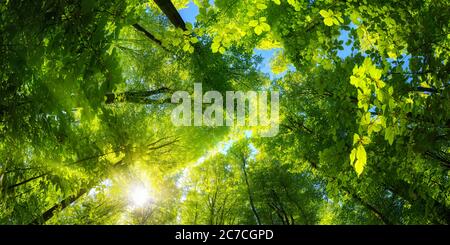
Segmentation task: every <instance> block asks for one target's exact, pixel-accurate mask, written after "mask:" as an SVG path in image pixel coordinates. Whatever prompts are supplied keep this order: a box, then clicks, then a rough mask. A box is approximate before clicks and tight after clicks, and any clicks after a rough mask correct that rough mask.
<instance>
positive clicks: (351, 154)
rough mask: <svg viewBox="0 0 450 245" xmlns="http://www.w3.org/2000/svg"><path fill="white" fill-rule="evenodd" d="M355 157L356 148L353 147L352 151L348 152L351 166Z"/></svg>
mask: <svg viewBox="0 0 450 245" xmlns="http://www.w3.org/2000/svg"><path fill="white" fill-rule="evenodd" d="M355 158H356V148H353V150H352V152H351V153H350V164H351V165H352V166H353V163H354V162H355Z"/></svg>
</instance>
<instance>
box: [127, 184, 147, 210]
mask: <svg viewBox="0 0 450 245" xmlns="http://www.w3.org/2000/svg"><path fill="white" fill-rule="evenodd" d="M150 198H151V196H150V190H149V189H147V188H145V186H133V187H132V188H131V189H130V201H131V203H132V204H133V206H134V207H142V206H144V205H145V204H146V203H147V202H148V201H150Z"/></svg>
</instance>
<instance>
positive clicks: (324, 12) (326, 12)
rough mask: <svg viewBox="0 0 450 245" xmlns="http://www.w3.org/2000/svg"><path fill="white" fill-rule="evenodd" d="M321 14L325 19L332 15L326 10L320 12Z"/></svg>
mask: <svg viewBox="0 0 450 245" xmlns="http://www.w3.org/2000/svg"><path fill="white" fill-rule="evenodd" d="M319 14H320V15H322V17H323V18H329V17H331V14H330V13H328V11H326V10H324V9H322V10H320V11H319Z"/></svg>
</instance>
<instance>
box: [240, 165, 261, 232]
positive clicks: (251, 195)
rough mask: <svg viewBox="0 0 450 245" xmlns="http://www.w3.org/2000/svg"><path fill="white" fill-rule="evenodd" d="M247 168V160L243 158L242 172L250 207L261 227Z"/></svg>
mask: <svg viewBox="0 0 450 245" xmlns="http://www.w3.org/2000/svg"><path fill="white" fill-rule="evenodd" d="M246 167H247V160H246V159H245V157H243V158H242V171H243V173H244V180H245V184H246V186H247V192H248V199H249V201H250V207H251V208H252V212H253V214H254V215H255V218H256V223H257V224H258V225H261V220H260V218H259V215H258V212H257V211H256V207H255V204H254V203H253V193H252V191H251V188H250V183H249V181H248V176H247V170H246Z"/></svg>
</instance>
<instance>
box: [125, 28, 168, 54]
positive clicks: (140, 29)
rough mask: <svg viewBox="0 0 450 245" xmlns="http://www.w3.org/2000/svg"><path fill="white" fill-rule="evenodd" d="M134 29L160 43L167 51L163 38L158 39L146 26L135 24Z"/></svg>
mask: <svg viewBox="0 0 450 245" xmlns="http://www.w3.org/2000/svg"><path fill="white" fill-rule="evenodd" d="M133 27H134V29H136V30H137V31H139V32H142V33H143V34H144V35H145V36H146V37H147V38H148V39H150V40H151V41H153V42H155V43H156V44H158V45H159V46H160V47H161V48H163V49H164V50H166V51H167V49H166V48H165V47H163V46H162V42H161V40H158V39H157V38H156V37H155V36H153V35H152V34H151V33H150V32H148V31H147V30H146V29H145V28H144V27H142V26H141V25H139V24H137V23H136V24H133Z"/></svg>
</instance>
